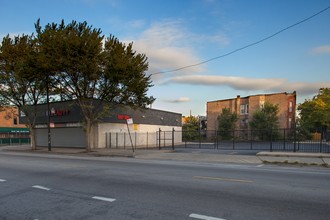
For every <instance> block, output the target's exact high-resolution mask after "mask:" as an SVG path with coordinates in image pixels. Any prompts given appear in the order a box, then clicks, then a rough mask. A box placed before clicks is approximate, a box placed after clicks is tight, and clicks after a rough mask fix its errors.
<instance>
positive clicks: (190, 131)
mask: <svg viewBox="0 0 330 220" xmlns="http://www.w3.org/2000/svg"><path fill="white" fill-rule="evenodd" d="M199 126H200V125H199V119H198V117H194V116H192V115H190V116H188V117H187V119H186V121H185V123H184V124H183V125H182V131H183V139H184V140H188V141H190V140H195V139H196V138H198V137H199Z"/></svg>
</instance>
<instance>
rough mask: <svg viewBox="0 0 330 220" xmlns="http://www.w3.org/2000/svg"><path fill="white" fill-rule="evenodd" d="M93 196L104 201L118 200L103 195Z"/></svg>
mask: <svg viewBox="0 0 330 220" xmlns="http://www.w3.org/2000/svg"><path fill="white" fill-rule="evenodd" d="M92 198H93V199H98V200H102V201H106V202H114V201H116V199H112V198H107V197H102V196H93V197H92Z"/></svg>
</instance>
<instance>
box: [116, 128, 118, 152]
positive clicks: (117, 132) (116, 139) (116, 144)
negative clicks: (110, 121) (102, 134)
mask: <svg viewBox="0 0 330 220" xmlns="http://www.w3.org/2000/svg"><path fill="white" fill-rule="evenodd" d="M116 148H118V132H116Z"/></svg>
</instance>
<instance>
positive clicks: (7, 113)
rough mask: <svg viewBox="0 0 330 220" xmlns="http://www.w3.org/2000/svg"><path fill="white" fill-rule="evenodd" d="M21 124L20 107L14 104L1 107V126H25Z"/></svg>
mask: <svg viewBox="0 0 330 220" xmlns="http://www.w3.org/2000/svg"><path fill="white" fill-rule="evenodd" d="M24 127H26V126H25V125H22V124H19V117H18V109H17V107H14V106H5V107H2V108H1V109H0V128H24Z"/></svg>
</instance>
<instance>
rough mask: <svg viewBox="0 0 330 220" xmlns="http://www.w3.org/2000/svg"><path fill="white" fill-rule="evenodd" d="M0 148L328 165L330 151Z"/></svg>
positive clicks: (225, 161) (164, 158)
mask: <svg viewBox="0 0 330 220" xmlns="http://www.w3.org/2000/svg"><path fill="white" fill-rule="evenodd" d="M0 151H11V152H25V153H39V154H64V155H71V156H73V155H77V156H95V157H127V158H136V159H144V160H173V161H187V162H202V163H235V164H262V163H283V164H301V165H318V166H326V167H329V166H330V154H320V153H293V152H259V153H257V155H239V154H235V155H230V154H222V153H221V152H220V153H219V151H215V152H214V153H212V152H210V151H204V152H203V151H202V150H198V151H190V152H188V151H187V152H185V151H175V150H174V151H173V150H158V149H136V150H135V152H134V153H133V151H132V149H109V148H106V149H93V150H92V151H91V152H86V150H85V149H82V148H54V147H53V148H52V150H51V151H48V148H46V147H39V148H37V150H36V151H32V150H31V148H30V146H27V145H18V146H0Z"/></svg>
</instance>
